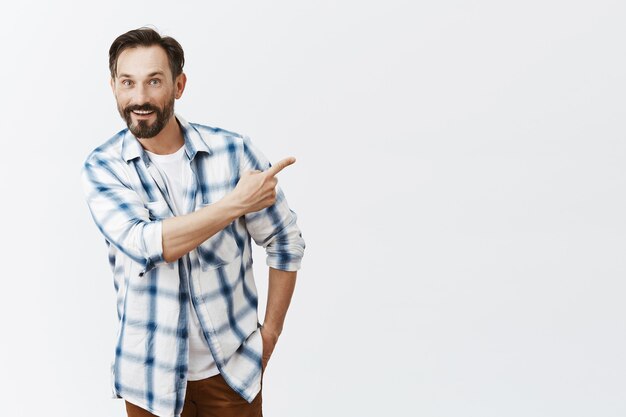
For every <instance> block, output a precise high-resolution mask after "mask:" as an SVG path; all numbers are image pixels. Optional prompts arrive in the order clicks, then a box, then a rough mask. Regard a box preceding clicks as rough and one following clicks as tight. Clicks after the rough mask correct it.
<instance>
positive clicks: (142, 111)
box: [133, 110, 152, 114]
mask: <svg viewBox="0 0 626 417" xmlns="http://www.w3.org/2000/svg"><path fill="white" fill-rule="evenodd" d="M133 112H134V113H137V114H150V113H152V110H133Z"/></svg>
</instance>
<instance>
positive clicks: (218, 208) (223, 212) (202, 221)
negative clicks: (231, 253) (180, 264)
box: [162, 197, 244, 262]
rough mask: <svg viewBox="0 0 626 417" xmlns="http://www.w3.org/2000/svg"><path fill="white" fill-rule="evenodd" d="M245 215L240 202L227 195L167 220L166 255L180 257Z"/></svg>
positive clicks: (170, 260) (167, 259)
mask: <svg viewBox="0 0 626 417" xmlns="http://www.w3.org/2000/svg"><path fill="white" fill-rule="evenodd" d="M243 214H244V213H243V210H242V207H241V206H240V205H238V204H236V203H235V202H234V201H233V200H232V199H231V198H227V197H225V198H223V199H222V200H220V201H218V202H216V203H214V204H211V205H209V206H206V207H203V208H201V209H200V210H196V211H194V212H193V213H189V214H186V215H184V216H177V217H170V218H168V219H165V220H163V230H162V235H163V237H162V238H163V258H164V259H165V261H166V262H173V261H175V260H177V259H178V258H180V257H181V256H183V255H185V254H186V253H189V252H190V251H192V250H194V249H195V248H196V247H198V245H200V244H201V243H202V242H204V241H205V240H207V239H208V238H210V237H211V236H213V235H214V234H216V233H217V232H219V231H220V230H222V229H224V228H225V227H226V226H228V225H229V224H230V223H231V222H232V221H233V220H235V219H237V218H239V217H240V216H241V215H243Z"/></svg>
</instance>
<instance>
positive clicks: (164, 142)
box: [137, 114, 185, 155]
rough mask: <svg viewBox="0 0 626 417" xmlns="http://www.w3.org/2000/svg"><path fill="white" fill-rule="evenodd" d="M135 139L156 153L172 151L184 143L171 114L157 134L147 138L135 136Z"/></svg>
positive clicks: (166, 153)
mask: <svg viewBox="0 0 626 417" xmlns="http://www.w3.org/2000/svg"><path fill="white" fill-rule="evenodd" d="M137 140H138V141H139V143H141V146H143V148H144V149H146V150H148V151H150V152H152V153H156V154H158V155H168V154H171V153H174V152H176V151H177V150H179V149H180V147H181V146H183V144H184V143H185V140H184V139H183V132H182V131H181V129H180V126H179V125H178V122H177V121H176V117H175V116H174V115H173V114H172V117H170V120H169V121H168V122H167V124H166V125H165V127H164V128H163V130H161V131H160V132H159V134H158V135H156V136H154V137H152V138H148V139H140V138H137Z"/></svg>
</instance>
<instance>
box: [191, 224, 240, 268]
mask: <svg viewBox="0 0 626 417" xmlns="http://www.w3.org/2000/svg"><path fill="white" fill-rule="evenodd" d="M232 227H233V224H232V223H231V224H230V225H228V226H226V228H224V229H223V230H221V231H219V232H217V233H216V234H214V235H213V236H211V237H210V238H208V239H207V240H205V241H204V242H202V243H201V244H200V245H198V247H197V248H196V249H197V251H198V259H199V260H200V266H201V267H202V270H203V271H206V270H209V269H215V268H219V267H220V266H223V265H226V264H229V263H231V262H232V261H234V260H235V259H236V258H237V256H239V246H238V245H237V241H236V240H235V236H234V232H233V230H232Z"/></svg>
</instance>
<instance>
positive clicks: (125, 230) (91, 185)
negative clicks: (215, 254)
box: [81, 155, 295, 273]
mask: <svg viewBox="0 0 626 417" xmlns="http://www.w3.org/2000/svg"><path fill="white" fill-rule="evenodd" d="M293 162H295V159H294V158H286V159H284V160H282V161H280V162H278V163H277V164H276V166H275V167H272V169H271V170H268V171H265V172H258V171H250V172H244V173H243V174H242V175H241V178H240V181H239V182H238V183H237V186H236V187H235V189H234V190H233V191H232V192H231V193H229V194H228V195H227V196H226V197H224V198H223V199H222V200H220V201H219V202H216V203H215V204H212V205H210V206H207V207H203V208H202V209H200V210H197V211H196V212H193V213H190V214H188V215H185V216H179V217H174V218H168V219H164V220H151V219H150V218H149V216H148V210H147V209H146V207H145V206H144V203H143V201H142V199H141V198H140V196H139V194H138V193H137V192H136V191H135V190H133V189H132V187H131V186H130V185H128V184H126V183H125V182H124V180H123V179H122V178H123V176H120V175H119V174H118V172H117V171H116V167H115V162H112V161H109V160H106V159H103V158H101V157H100V156H99V155H96V156H94V157H93V158H90V159H88V160H87V161H86V162H85V164H84V166H83V168H82V170H81V177H82V183H83V186H84V191H85V198H86V201H87V205H88V206H89V210H90V211H91V215H92V217H93V219H94V222H95V223H96V225H97V226H98V228H99V229H100V232H101V233H102V234H103V235H104V237H105V238H106V239H107V241H108V242H110V243H111V244H113V245H114V246H115V247H117V248H118V249H119V250H121V251H122V252H123V253H125V254H126V255H127V256H129V257H130V258H131V259H133V260H134V261H135V262H138V263H140V264H141V265H142V266H143V268H144V270H143V272H144V273H145V272H146V271H148V270H150V269H152V268H154V267H155V266H158V265H161V264H163V263H165V262H172V261H175V260H176V259H178V258H180V257H181V256H183V255H185V254H186V253H188V252H190V251H191V250H193V249H195V248H196V247H197V246H198V245H199V244H200V243H202V242H204V241H205V240H206V239H208V238H210V237H211V236H213V235H214V234H215V233H217V232H219V231H220V230H222V229H223V228H224V227H226V226H227V225H228V224H229V223H230V222H232V221H233V220H234V219H236V218H238V217H239V216H241V215H245V214H249V213H252V212H254V211H258V210H261V209H263V208H265V207H268V206H270V205H272V204H274V201H275V199H276V189H275V188H276V183H277V179H276V178H275V175H276V174H277V173H278V172H279V171H280V170H282V169H283V168H285V167H286V166H288V165H291V164H292V163H293ZM120 171H121V170H120Z"/></svg>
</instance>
